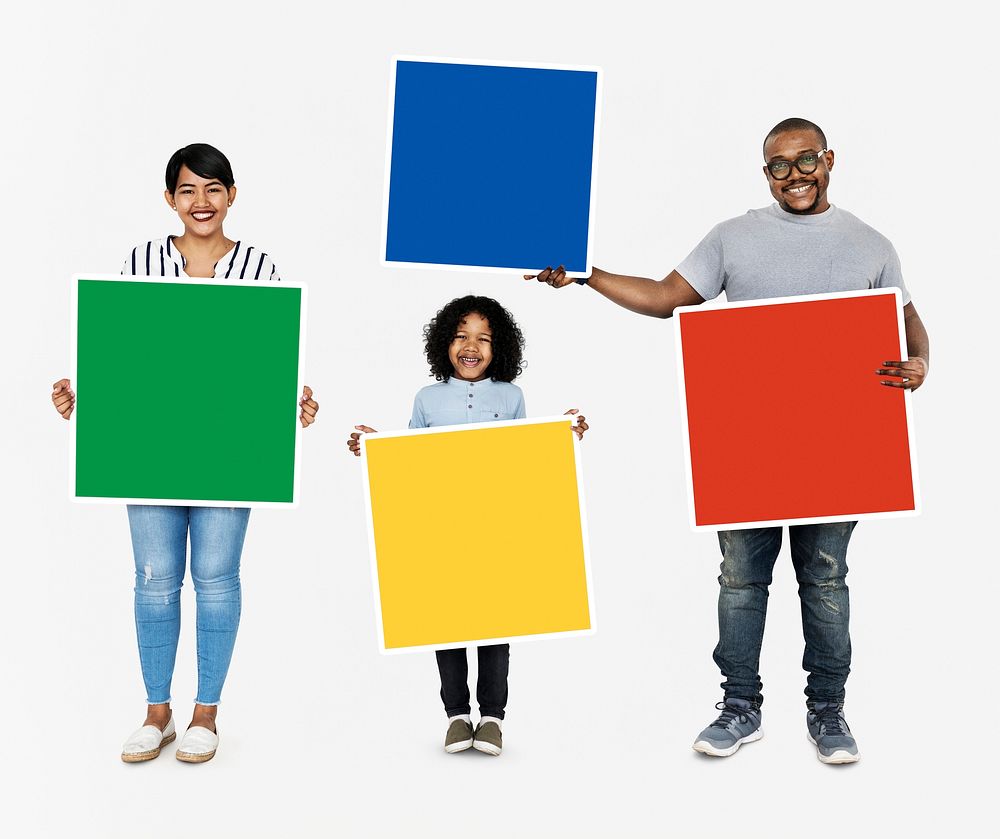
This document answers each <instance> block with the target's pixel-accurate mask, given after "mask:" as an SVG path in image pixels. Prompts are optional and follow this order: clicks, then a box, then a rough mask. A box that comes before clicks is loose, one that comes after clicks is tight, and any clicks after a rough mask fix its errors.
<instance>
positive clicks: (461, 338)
mask: <svg viewBox="0 0 1000 839" xmlns="http://www.w3.org/2000/svg"><path fill="white" fill-rule="evenodd" d="M448 358H449V360H450V361H451V366H452V368H454V371H455V373H454V375H455V378H456V379H461V380H462V381H465V382H479V381H482V380H483V379H485V378H486V377H487V376H488V375H489V374H488V372H487V371H488V370H489V366H490V362H491V361H492V360H493V333H492V332H491V331H490V322H489V321H488V320H486V318H484V317H483V316H482V315H480V314H479V313H478V312H469V314H467V315H465V316H464V317H463V318H462V319H461V320H459V322H458V329H457V330H456V331H455V337H454V338H452V339H451V344H449V345H448Z"/></svg>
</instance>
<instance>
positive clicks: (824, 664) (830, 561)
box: [714, 521, 857, 704]
mask: <svg viewBox="0 0 1000 839" xmlns="http://www.w3.org/2000/svg"><path fill="white" fill-rule="evenodd" d="M856 524H857V522H856V521H847V522H833V523H830V524H806V525H797V526H793V527H789V528H788V537H789V541H790V543H791V551H792V566H793V567H794V568H795V578H796V579H797V580H798V583H799V601H800V603H801V606H802V634H803V636H804V637H805V642H806V646H805V653H804V654H803V656H802V667H803V669H804V670H805V671H806V672H807V673H808V674H809V676H808V678H807V680H806V696H807V697H808V701H809V702H823V701H829V702H843V701H844V692H845V690H844V686H845V685H846V683H847V676H848V674H849V673H850V672H851V636H850V632H849V629H848V624H849V622H850V617H851V605H850V599H849V597H848V590H847V583H846V581H845V578H846V576H847V544H848V542H850V541H851V534H852V533H853V532H854V527H855V525H856ZM719 545H720V547H721V548H722V566H721V570H722V574H721V575H720V576H719V586H720V589H719V643H718V646H716V648H715V654H714V658H715V663H716V664H717V665H718V666H719V669H720V670H721V671H722V675H723V676H724V677H725V681H724V682H723V683H722V689H723V690H724V691H725V693H726V696H736V697H740V698H742V699H749V700H750V701H751V702H756V703H758V704H760V703H762V702H763V701H764V697H763V696H762V695H761V689H762V688H763V683H762V682H761V680H760V673H759V672H758V668H759V666H760V647H761V641H762V640H763V638H764V618H765V616H766V615H767V588H768V586H769V585H770V584H771V571H772V569H773V568H774V561H775V560H776V559H777V557H778V551H779V550H780V549H781V528H780V527H761V528H754V529H749V530H723V531H720V532H719Z"/></svg>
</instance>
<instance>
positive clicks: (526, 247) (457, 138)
mask: <svg viewBox="0 0 1000 839" xmlns="http://www.w3.org/2000/svg"><path fill="white" fill-rule="evenodd" d="M393 65H394V70H395V72H394V79H393V82H392V85H393V97H392V104H391V106H390V113H389V119H390V126H389V132H390V140H389V147H388V149H387V154H388V155H389V160H388V161H387V170H388V172H387V178H386V181H387V183H386V200H385V204H386V206H385V218H384V226H383V249H382V258H383V262H384V263H385V264H387V265H406V266H411V267H435V268H440V267H449V268H458V267H464V268H477V269H482V270H487V271H503V272H508V271H527V272H537V271H538V270H540V269H542V268H545V267H546V266H548V265H552V266H555V265H558V264H560V263H562V264H563V265H565V266H566V269H567V273H569V274H570V275H571V276H587V275H589V273H590V269H591V261H590V242H591V235H590V227H591V220H592V217H593V178H594V168H595V163H596V149H597V127H598V113H599V110H598V109H599V106H600V82H601V80H600V70H599V69H597V68H593V67H588V68H575V67H571V68H561V67H560V68H556V67H531V66H520V65H507V64H505V65H499V64H476V63H468V62H465V63H459V62H453V61H444V60H440V59H425V58H414V59H411V58H396V59H394V60H393Z"/></svg>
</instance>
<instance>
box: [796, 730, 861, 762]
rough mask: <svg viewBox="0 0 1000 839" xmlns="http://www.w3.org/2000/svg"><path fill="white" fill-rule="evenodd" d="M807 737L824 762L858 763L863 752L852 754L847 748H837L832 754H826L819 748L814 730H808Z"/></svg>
mask: <svg viewBox="0 0 1000 839" xmlns="http://www.w3.org/2000/svg"><path fill="white" fill-rule="evenodd" d="M806 737H808V738H809V742H810V743H812V744H813V745H814V746H815V747H816V757H818V758H819V759H820V760H821V761H822V762H823V763H830V764H835V765H836V764H842V763H857V762H858V761H859V760H861V754H860V753H858V754H853V755H852V754H851V753H850V752H849V751H846V750H845V749H837V751H835V752H834V753H833V754H832V755H825V754H823V753H822V752H821V751H820V750H819V744H818V743H817V742H816V740H815V739H814V738H813V736H812V732H811V731H808V732H806Z"/></svg>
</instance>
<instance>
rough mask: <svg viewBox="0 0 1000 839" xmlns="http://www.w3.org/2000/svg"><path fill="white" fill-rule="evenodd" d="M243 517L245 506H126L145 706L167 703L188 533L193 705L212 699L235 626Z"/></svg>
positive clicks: (246, 514)
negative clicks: (193, 644)
mask: <svg viewBox="0 0 1000 839" xmlns="http://www.w3.org/2000/svg"><path fill="white" fill-rule="evenodd" d="M249 517H250V510H249V508H247V507H237V508H229V507H157V506H152V505H148V506H147V505H136V504H130V505H129V508H128V522H129V528H130V529H131V531H132V553H133V555H134V557H135V628H136V634H137V636H138V639H139V662H140V664H141V665H142V678H143V681H144V682H145V684H146V702H148V703H149V704H150V705H157V704H160V703H163V702H169V701H170V682H171V680H172V678H173V674H174V660H175V658H176V655H177V639H178V636H179V635H180V629H181V584H182V583H183V581H184V569H185V565H186V558H187V541H188V531H189V530H190V533H191V579H193V580H194V591H195V603H196V624H197V636H196V637H197V646H198V696H197V698H196V699H195V702H198V703H199V704H202V705H217V704H218V703H219V698H220V696H221V694H222V685H223V683H224V682H225V680H226V673H227V672H228V671H229V662H230V659H231V658H232V655H233V645H234V644H235V643H236V629H237V627H238V626H239V623H240V607H241V598H240V554H241V553H242V551H243V537H244V536H245V535H246V529H247V520H248V519H249Z"/></svg>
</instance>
